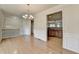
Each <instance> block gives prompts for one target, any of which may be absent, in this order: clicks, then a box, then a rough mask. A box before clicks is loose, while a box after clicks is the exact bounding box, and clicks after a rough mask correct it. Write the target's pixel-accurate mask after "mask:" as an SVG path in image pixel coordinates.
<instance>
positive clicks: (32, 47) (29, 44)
mask: <svg viewBox="0 0 79 59" xmlns="http://www.w3.org/2000/svg"><path fill="white" fill-rule="evenodd" d="M50 39H51V40H49V41H48V42H44V41H41V40H39V39H37V38H34V37H32V36H18V37H15V38H8V39H4V40H2V42H1V43H0V54H3V53H5V54H31V53H33V54H63V53H67V54H72V53H73V52H71V51H67V50H63V49H62V47H61V46H60V44H61V41H60V40H61V39H58V38H50Z"/></svg>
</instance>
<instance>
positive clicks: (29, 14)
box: [22, 4, 34, 20]
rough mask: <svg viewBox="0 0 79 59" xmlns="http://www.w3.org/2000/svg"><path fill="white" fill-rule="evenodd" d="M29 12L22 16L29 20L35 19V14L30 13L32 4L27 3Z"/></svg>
mask: <svg viewBox="0 0 79 59" xmlns="http://www.w3.org/2000/svg"><path fill="white" fill-rule="evenodd" d="M27 7H28V8H27V13H26V14H24V15H23V16H22V17H23V18H24V19H27V20H33V19H34V17H33V15H32V14H31V13H30V4H27Z"/></svg>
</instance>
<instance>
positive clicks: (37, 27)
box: [34, 5, 79, 53]
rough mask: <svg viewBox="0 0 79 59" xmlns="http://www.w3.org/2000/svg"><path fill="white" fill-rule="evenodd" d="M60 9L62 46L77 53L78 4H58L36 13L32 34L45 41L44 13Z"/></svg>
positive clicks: (45, 23)
mask: <svg viewBox="0 0 79 59" xmlns="http://www.w3.org/2000/svg"><path fill="white" fill-rule="evenodd" d="M61 10H62V13H63V48H66V49H69V50H72V51H75V52H78V53H79V27H78V25H79V5H59V6H56V7H52V8H50V9H48V10H45V11H43V12H40V13H38V14H36V15H35V16H36V17H35V20H34V21H35V22H34V34H35V35H34V36H35V37H37V38H39V39H41V40H43V41H47V17H46V15H48V14H51V13H54V12H58V11H61Z"/></svg>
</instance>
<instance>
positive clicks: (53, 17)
mask: <svg viewBox="0 0 79 59" xmlns="http://www.w3.org/2000/svg"><path fill="white" fill-rule="evenodd" d="M47 18H48V21H52V20H62V11H60V12H56V13H53V14H50V15H47Z"/></svg>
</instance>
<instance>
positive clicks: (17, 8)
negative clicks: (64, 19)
mask: <svg viewBox="0 0 79 59" xmlns="http://www.w3.org/2000/svg"><path fill="white" fill-rule="evenodd" d="M56 5H57V4H30V12H31V13H32V14H35V13H38V12H41V11H44V10H46V9H48V8H51V7H54V6H56ZM0 9H3V10H4V11H6V12H9V13H12V14H15V15H19V14H23V13H27V9H28V7H27V5H25V4H0Z"/></svg>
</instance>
